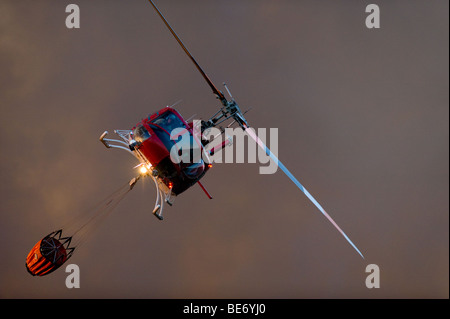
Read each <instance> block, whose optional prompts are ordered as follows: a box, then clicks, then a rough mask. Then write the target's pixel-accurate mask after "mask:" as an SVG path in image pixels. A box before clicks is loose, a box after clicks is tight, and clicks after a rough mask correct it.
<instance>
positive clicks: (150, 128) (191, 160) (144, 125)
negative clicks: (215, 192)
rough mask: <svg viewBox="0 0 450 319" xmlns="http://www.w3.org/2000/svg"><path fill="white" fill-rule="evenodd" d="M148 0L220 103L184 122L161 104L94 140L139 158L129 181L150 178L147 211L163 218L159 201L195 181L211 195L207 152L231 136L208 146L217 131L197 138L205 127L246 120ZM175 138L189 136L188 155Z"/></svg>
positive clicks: (170, 200)
mask: <svg viewBox="0 0 450 319" xmlns="http://www.w3.org/2000/svg"><path fill="white" fill-rule="evenodd" d="M149 2H150V4H151V5H152V6H153V8H154V9H155V11H156V12H157V13H158V15H159V16H160V18H161V19H162V21H163V22H164V24H165V25H166V26H167V28H168V29H169V31H170V32H171V33H172V35H173V36H174V38H175V39H176V40H177V42H178V43H179V44H180V46H181V48H182V49H183V50H184V52H185V53H186V54H187V56H188V57H189V58H190V59H191V61H192V62H193V64H194V65H195V67H196V68H197V69H198V71H199V72H200V74H201V75H202V76H203V78H204V79H205V81H206V82H207V84H208V85H209V87H210V88H211V89H212V92H213V94H214V95H215V96H216V98H217V99H218V100H219V101H220V103H221V107H220V109H219V110H218V111H217V112H216V113H215V114H213V115H212V116H211V118H209V119H208V120H206V121H205V120H201V121H200V123H199V125H194V124H195V123H194V122H193V121H191V122H187V121H186V120H185V119H184V118H183V117H182V116H181V114H180V113H179V112H178V111H177V110H176V109H174V108H173V107H169V106H167V107H165V108H163V109H160V110H159V111H157V112H155V113H153V114H150V115H149V116H148V117H147V118H144V119H142V120H141V121H140V122H139V123H137V124H136V125H135V126H134V127H133V128H131V129H129V130H114V133H115V134H117V135H118V136H119V137H120V138H121V139H120V140H118V139H110V138H106V136H107V135H108V131H105V132H103V134H102V135H101V136H100V141H101V142H102V143H103V145H105V146H106V147H107V148H118V149H122V150H125V151H127V152H129V153H131V154H133V155H134V156H135V157H136V158H137V159H138V160H139V164H138V165H137V166H135V168H139V170H140V175H139V176H138V177H136V178H135V179H133V180H132V181H130V186H132V187H133V186H134V184H135V183H136V182H137V181H138V180H139V179H140V178H141V177H143V176H150V177H151V178H152V179H153V181H154V183H155V187H156V190H157V191H156V194H157V196H156V202H155V206H154V208H153V214H154V215H155V216H156V217H157V218H158V219H160V220H163V216H162V211H163V207H164V204H168V205H170V206H172V204H173V202H174V199H175V197H176V196H177V195H179V194H181V193H183V192H184V191H186V190H187V189H188V188H190V187H192V186H193V185H195V184H198V185H199V186H200V187H201V189H202V190H203V191H204V192H205V194H206V195H207V196H208V198H210V199H212V196H211V195H210V194H209V192H208V191H207V190H206V188H205V187H204V186H203V184H202V183H201V182H200V179H201V178H202V177H203V176H205V174H206V172H208V170H209V169H210V168H211V167H212V163H211V159H210V156H211V155H213V154H214V153H216V152H218V151H219V150H220V149H222V148H224V147H226V146H228V145H230V144H231V143H232V141H231V140H229V139H225V141H224V142H223V143H221V144H220V145H218V146H217V147H214V148H212V149H210V150H209V151H208V150H206V145H207V144H209V143H211V142H213V141H214V138H217V137H218V136H215V137H214V138H213V139H208V140H206V139H203V138H202V137H203V136H204V133H205V131H207V130H208V129H211V128H213V127H216V128H217V127H219V128H220V131H221V132H222V133H223V132H224V128H223V126H221V125H222V123H224V122H227V121H228V122H229V123H228V126H227V127H230V126H231V125H233V124H237V125H238V126H239V127H241V128H242V129H243V130H246V129H247V128H248V127H249V125H248V122H247V120H246V119H245V117H244V114H245V113H246V112H242V111H241V109H240V108H239V106H238V104H237V103H236V101H235V100H234V98H233V97H232V95H231V92H230V91H229V89H228V87H227V86H226V84H225V83H224V86H225V88H226V90H227V92H228V94H229V96H230V99H227V98H226V97H225V95H224V94H223V93H222V92H221V91H220V90H219V89H218V88H217V87H216V86H215V85H214V83H213V82H212V81H211V80H210V78H209V77H208V76H207V75H206V73H205V72H204V71H203V69H202V68H201V67H200V65H199V64H198V63H197V61H196V60H195V59H194V57H193V56H192V54H191V53H190V52H189V50H188V49H187V48H186V46H185V45H184V44H183V42H182V41H181V39H180V38H179V36H178V35H177V34H176V33H175V31H174V30H173V29H172V27H171V26H170V24H169V23H168V22H167V20H166V18H165V17H164V16H163V14H162V13H161V11H160V10H159V9H158V8H157V7H156V5H155V4H154V3H153V1H151V0H149ZM198 126H199V127H198ZM174 131H176V133H175V134H173V132H174ZM179 138H181V139H183V138H184V139H185V140H187V141H189V143H188V145H187V146H185V147H184V150H185V149H186V147H187V148H189V150H190V152H189V154H188V155H190V156H188V158H187V159H186V158H181V156H182V154H186V152H184V153H183V150H182V149H180V148H179V147H178V146H179V144H180V143H176V140H177V139H179ZM194 154H197V155H198V156H195V155H194ZM193 155H194V156H193ZM174 157H175V159H174Z"/></svg>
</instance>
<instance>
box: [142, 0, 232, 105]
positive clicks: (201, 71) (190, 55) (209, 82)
mask: <svg viewBox="0 0 450 319" xmlns="http://www.w3.org/2000/svg"><path fill="white" fill-rule="evenodd" d="M148 1H149V2H150V4H151V5H152V6H153V8H154V9H155V10H156V12H157V13H158V15H159V16H160V18H161V19H162V20H163V22H164V24H165V25H166V27H167V28H168V29H169V31H170V32H171V33H172V35H173V36H174V38H175V39H176V40H177V42H178V43H179V44H180V46H181V48H182V49H183V50H184V52H185V53H186V54H187V56H188V57H189V58H190V59H191V61H192V63H194V65H195V67H196V68H197V70H198V71H199V72H200V74H201V75H202V76H203V78H204V79H205V80H206V82H207V83H208V85H209V86H210V87H211V89H212V91H213V93H214V94H216V95H217V97H218V98H219V99H220V101H221V102H222V103H223V102H224V101H226V99H225V96H224V95H223V94H222V92H220V91H219V90H218V89H217V87H216V86H215V85H214V83H213V82H212V81H211V80H210V79H209V77H208V76H207V75H206V73H205V72H204V71H203V69H202V68H201V67H200V65H199V64H198V63H197V61H196V60H195V59H194V57H193V56H192V54H191V53H190V52H189V50H188V49H187V48H186V46H185V45H184V44H183V42H182V41H181V39H180V38H179V37H178V35H177V34H176V33H175V31H174V30H173V29H172V27H171V26H170V24H169V23H168V22H167V20H166V18H164V16H163V15H162V13H161V11H159V9H158V8H157V7H156V5H155V4H154V3H153V1H152V0H148Z"/></svg>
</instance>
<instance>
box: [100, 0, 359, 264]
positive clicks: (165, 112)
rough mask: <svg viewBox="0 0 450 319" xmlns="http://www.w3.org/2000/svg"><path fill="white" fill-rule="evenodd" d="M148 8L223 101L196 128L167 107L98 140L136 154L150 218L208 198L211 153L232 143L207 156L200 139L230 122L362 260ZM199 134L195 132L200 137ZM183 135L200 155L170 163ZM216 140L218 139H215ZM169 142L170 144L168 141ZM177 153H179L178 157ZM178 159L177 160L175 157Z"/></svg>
mask: <svg viewBox="0 0 450 319" xmlns="http://www.w3.org/2000/svg"><path fill="white" fill-rule="evenodd" d="M148 1H149V2H150V4H151V5H152V7H153V8H154V9H155V11H156V13H157V14H158V16H159V17H160V18H161V20H162V21H163V22H164V24H165V25H166V27H167V28H168V29H169V31H170V33H171V34H172V35H173V37H174V38H175V40H176V41H177V42H178V44H179V45H180V46H181V48H182V49H183V51H184V52H185V53H186V55H187V56H188V57H189V59H190V60H191V61H192V63H193V64H194V66H195V67H196V68H197V70H198V71H199V72H200V74H201V76H202V77H203V79H204V80H205V81H206V83H207V84H208V85H209V87H210V88H211V90H212V92H213V94H214V95H215V97H216V99H218V100H219V101H220V103H221V106H220V109H219V110H218V111H217V112H216V113H215V114H213V115H212V116H211V118H209V119H208V120H206V121H204V120H201V121H200V124H197V125H194V123H193V122H190V123H188V122H186V121H185V120H184V119H183V117H182V116H181V114H180V113H179V112H178V111H177V110H175V109H174V108H172V107H166V108H163V109H161V110H159V111H158V112H156V113H153V114H151V115H149V116H148V118H146V119H143V120H142V121H141V122H139V123H138V124H137V125H136V126H135V127H134V128H132V129H131V130H115V131H114V132H115V133H116V134H117V135H118V136H120V137H121V139H122V140H116V139H107V138H105V137H106V135H107V134H108V132H107V131H105V132H104V133H103V134H102V135H101V136H100V141H101V142H102V143H103V144H104V145H105V146H106V147H107V148H111V147H115V148H121V149H124V150H126V151H129V152H131V153H132V154H133V155H134V156H136V157H137V158H138V160H139V161H140V163H139V164H138V165H137V166H136V167H140V170H141V175H139V176H138V177H136V178H133V179H132V180H131V181H130V188H132V187H134V184H135V183H136V182H137V181H138V180H139V179H140V178H141V177H142V176H150V177H151V178H152V179H153V181H154V183H155V186H156V190H157V191H156V193H157V196H156V202H155V206H154V208H153V214H154V215H155V216H156V217H157V218H158V219H160V220H162V219H163V217H162V209H163V206H164V203H167V204H169V205H170V206H171V205H172V204H173V200H174V198H175V197H176V196H177V195H179V194H181V193H182V192H184V191H185V190H187V189H188V188H189V187H191V186H193V185H195V184H198V185H199V186H200V187H201V188H202V190H203V191H204V192H205V193H206V195H207V196H208V197H209V198H210V199H211V198H212V197H211V195H210V194H209V193H208V191H207V190H206V189H205V187H204V186H203V185H202V183H201V182H200V179H201V178H202V177H203V176H204V175H205V174H206V172H207V171H208V170H209V169H210V168H211V162H210V160H209V155H212V154H213V153H214V152H216V151H218V150H220V149H221V148H224V147H226V146H227V145H229V144H230V143H232V141H230V140H229V139H225V141H224V142H222V143H221V144H220V145H218V146H217V147H215V148H213V149H211V150H210V151H209V152H208V151H206V149H205V147H206V145H207V144H208V143H209V142H211V140H204V139H203V138H202V136H203V133H204V132H206V131H207V130H208V129H211V128H216V127H219V128H220V132H222V133H223V132H224V131H225V130H224V129H223V127H222V126H220V125H221V124H222V123H224V122H226V121H229V122H230V123H229V124H228V127H230V126H231V125H233V124H237V125H238V126H239V127H240V128H241V129H242V130H244V131H245V133H246V134H247V135H248V136H249V137H250V138H252V139H253V140H254V141H255V142H256V144H257V145H258V146H259V147H260V148H261V149H262V150H263V151H264V152H265V153H266V155H268V156H270V158H271V159H272V160H274V162H275V163H276V164H277V165H278V167H279V168H280V169H281V170H282V171H283V172H284V173H285V174H286V176H287V177H289V179H290V180H291V181H292V182H293V183H294V184H295V185H296V186H297V187H298V188H299V189H300V190H301V191H302V192H303V193H304V194H305V195H306V197H308V199H309V200H310V201H311V202H312V203H313V204H314V205H315V206H316V207H317V209H318V210H319V211H320V212H321V213H322V214H323V215H324V216H325V217H326V218H327V219H328V221H329V222H330V223H331V224H332V225H333V226H334V227H335V228H336V229H337V230H338V231H339V232H340V233H341V235H342V236H343V237H344V238H345V239H346V240H347V242H348V243H349V244H350V245H351V246H352V247H353V248H354V249H355V250H356V251H357V252H358V254H359V255H360V256H361V257H362V258H363V259H364V255H363V254H362V253H361V251H360V250H359V249H358V248H357V247H356V245H355V244H354V243H353V242H352V241H351V240H350V238H349V237H348V236H347V235H346V234H345V233H344V231H343V230H342V229H341V228H340V227H339V225H338V224H337V223H336V222H335V221H334V220H333V218H332V217H331V216H330V215H329V214H328V213H327V212H326V211H325V209H324V208H323V207H322V206H321V205H320V204H319V202H318V201H317V200H316V199H315V198H314V197H313V196H312V195H311V193H310V192H309V191H308V190H307V189H306V188H305V187H304V186H303V185H302V184H301V183H300V182H299V181H298V180H297V178H295V176H294V175H293V174H292V173H291V172H290V171H289V170H288V169H287V167H286V166H284V164H283V163H282V162H281V161H279V159H278V158H277V157H276V156H275V155H274V154H273V153H272V152H271V151H270V149H269V148H268V147H267V146H266V145H265V144H264V143H263V142H262V141H261V140H260V139H259V138H258V136H256V135H255V133H254V131H253V130H252V129H251V128H250V126H249V124H248V121H247V120H246V119H245V117H244V115H245V114H246V113H247V112H248V110H247V111H245V112H242V111H241V109H240V107H239V106H238V104H237V103H236V100H235V99H234V98H233V96H232V95H231V92H230V90H229V89H228V87H227V85H226V84H225V83H223V84H224V87H225V89H226V91H227V93H228V95H229V96H230V99H227V98H226V97H225V95H224V94H223V93H222V92H221V91H220V90H219V89H218V88H217V86H216V85H215V84H214V83H213V82H212V81H211V79H210V78H209V77H208V75H207V74H206V73H205V71H204V70H203V69H202V68H201V66H200V65H199V64H198V63H197V61H196V60H195V58H194V57H193V56H192V54H191V53H190V52H189V50H188V49H187V48H186V46H185V45H184V44H183V42H182V41H181V39H180V37H179V36H178V35H177V34H176V33H175V31H174V30H173V28H172V27H171V26H170V24H169V22H168V21H167V19H166V18H165V17H164V16H163V14H162V13H161V11H160V10H159V9H158V7H157V6H156V5H155V4H154V2H153V0H148ZM174 127H176V128H177V130H178V133H177V134H175V135H171V134H172V133H171V132H170V131H169V130H170V129H173V128H174ZM198 133H199V134H198ZM180 134H181V135H185V136H188V139H189V140H190V141H191V143H190V147H191V150H193V149H195V148H197V149H198V150H199V151H200V152H197V154H199V153H200V154H203V155H204V156H201V157H197V160H194V161H192V162H189V161H188V162H187V163H185V162H183V161H181V162H180V160H179V159H177V160H175V161H173V160H174V157H173V156H171V155H172V154H173V153H177V152H180V150H175V152H173V149H174V147H175V145H174V144H175V142H174V139H176V138H177V137H179V136H180ZM215 137H217V135H216V136H215ZM169 138H170V141H169ZM178 155H180V154H178ZM175 157H177V156H175Z"/></svg>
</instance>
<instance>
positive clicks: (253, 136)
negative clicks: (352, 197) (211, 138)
mask: <svg viewBox="0 0 450 319" xmlns="http://www.w3.org/2000/svg"><path fill="white" fill-rule="evenodd" d="M245 131H246V132H247V133H248V135H249V136H250V137H251V138H253V140H254V141H255V142H256V143H257V144H258V145H259V147H261V148H262V149H263V150H264V151H265V152H266V154H267V155H269V156H270V157H271V158H272V159H273V160H274V161H275V162H276V163H277V164H278V167H279V168H281V170H282V171H283V172H284V173H285V174H286V176H287V177H289V179H290V180H291V181H292V182H293V183H294V184H295V185H296V186H297V187H298V188H299V189H300V190H301V191H302V192H303V194H305V195H306V197H308V199H309V200H310V201H311V202H312V203H313V204H314V205H315V206H316V207H317V209H319V211H320V212H321V213H322V214H323V215H324V216H325V217H326V218H327V219H328V221H329V222H330V223H331V224H332V225H333V226H334V227H335V228H336V229H337V230H338V231H339V232H340V233H341V235H342V236H344V238H345V239H346V240H347V242H348V243H349V244H350V245H351V246H352V247H353V248H354V249H355V250H356V251H357V252H358V254H359V255H360V256H361V257H362V258H363V259H364V255H363V254H362V253H361V251H360V250H359V249H358V247H356V245H355V244H354V243H353V242H352V241H351V240H350V238H349V237H348V236H347V235H346V234H345V233H344V231H343V230H342V229H341V228H340V227H339V226H338V224H337V223H336V222H335V221H334V220H333V218H331V216H330V215H328V213H327V212H326V211H325V209H323V207H322V206H321V205H320V204H319V202H318V201H317V200H316V199H315V198H314V197H313V196H312V195H311V194H310V193H309V192H308V191H307V190H306V188H305V187H304V186H303V185H302V184H300V182H299V181H298V180H297V179H296V178H295V177H294V175H292V173H291V172H290V171H289V170H288V169H287V168H286V166H284V165H283V163H281V162H280V161H279V160H278V158H277V157H276V156H275V155H274V154H273V153H272V152H271V151H270V149H269V148H268V147H267V146H266V145H265V144H264V143H263V142H262V141H261V140H260V139H259V138H258V137H257V136H256V134H255V133H253V131H252V130H251V129H249V128H248V127H245Z"/></svg>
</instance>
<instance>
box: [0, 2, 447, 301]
mask: <svg viewBox="0 0 450 319" xmlns="http://www.w3.org/2000/svg"><path fill="white" fill-rule="evenodd" d="M72 2H73V3H76V4H78V5H79V6H80V9H81V29H78V30H69V29H67V28H66V27H65V18H66V16H67V14H66V13H65V7H66V5H67V4H69V3H72ZM369 3H371V1H350V0H348V1H343V0H341V1H335V0H333V1H312V0H311V1H293V0H290V1H289V0H286V1H242V0H240V1H237V0H234V1H225V0H216V1H206V0H196V1H181V0H171V1H169V0H167V1H163V0H159V1H157V5H159V7H160V9H161V10H162V11H163V12H164V14H165V15H166V17H167V18H168V19H169V21H170V22H171V24H172V25H173V27H174V28H175V30H176V31H177V32H178V33H179V35H180V36H181V37H182V39H183V41H184V42H185V44H186V45H187V46H188V48H190V50H191V51H192V53H193V55H194V56H195V57H196V58H197V60H198V61H199V63H200V64H201V65H202V66H203V67H204V69H205V70H206V72H207V73H208V74H209V75H210V77H211V78H212V80H213V81H214V82H215V83H216V84H217V85H220V84H221V83H222V82H223V81H227V83H228V84H229V87H230V88H231V90H232V93H233V95H234V96H235V98H236V99H237V101H238V102H239V103H240V105H241V108H242V109H246V108H248V107H250V106H251V107H253V109H252V111H251V112H250V113H248V115H247V117H248V120H249V122H250V124H251V125H253V126H254V127H266V128H269V127H277V128H279V155H280V159H281V161H283V162H284V163H285V165H286V166H287V167H288V168H289V169H290V170H291V171H292V172H293V174H294V175H296V176H297V177H298V178H299V180H300V181H301V182H302V183H303V184H304V185H305V186H306V188H307V189H308V190H309V191H310V192H311V193H312V194H313V196H315V197H316V198H317V199H318V201H319V202H320V203H321V204H322V205H323V206H324V208H325V209H326V210H327V211H328V212H329V213H330V215H331V216H332V217H333V218H334V219H335V220H336V222H337V223H338V224H339V225H340V226H341V227H342V228H343V230H344V231H345V232H346V233H347V234H348V235H349V237H350V238H351V239H352V240H353V241H354V242H355V244H356V245H357V246H358V247H359V248H360V249H361V251H362V252H363V253H364V254H365V256H366V259H365V260H362V259H361V258H360V257H359V256H358V254H357V253H356V252H355V251H354V250H353V248H352V247H351V246H350V245H349V244H348V243H347V242H346V241H345V240H344V239H343V238H342V237H341V235H340V234H339V233H338V232H337V231H336V230H335V229H334V228H333V227H332V226H331V224H330V223H329V222H328V221H327V220H326V219H325V218H324V217H323V216H322V215H321V214H320V212H319V211H318V210H317V209H316V208H315V207H314V206H313V205H312V204H311V203H310V202H309V200H308V199H307V198H306V197H305V196H304V195H303V194H302V193H301V192H300V191H299V190H298V189H296V187H295V186H294V185H293V184H292V183H291V182H290V181H289V180H288V179H287V177H286V176H284V174H283V173H282V172H277V174H275V175H259V174H258V165H256V164H222V165H216V166H215V167H214V169H213V170H212V171H211V172H210V173H209V174H208V175H207V176H206V177H205V178H204V185H205V186H206V187H207V188H208V190H209V191H210V192H211V193H212V194H213V196H214V199H213V200H208V199H207V197H206V196H205V195H204V194H203V192H202V191H201V190H200V189H199V188H198V187H194V188H192V189H190V190H189V191H187V192H186V193H184V194H183V195H182V196H180V197H179V198H178V199H177V201H176V204H175V205H174V207H172V208H170V209H167V210H166V211H165V217H166V219H165V220H164V221H163V222H159V221H158V220H157V219H156V218H155V217H154V216H152V214H151V209H152V207H153V203H154V189H153V186H152V185H151V183H149V181H146V183H142V184H141V185H138V186H137V187H136V188H135V190H133V192H132V193H130V195H129V196H128V197H127V198H126V199H125V200H124V201H123V202H122V203H121V204H120V205H119V207H118V208H117V209H116V210H115V211H114V212H113V214H112V215H111V216H110V218H109V219H107V220H106V221H105V223H104V224H103V225H102V226H101V227H100V228H99V229H98V231H97V232H96V233H95V234H93V236H92V240H91V241H89V242H88V243H86V244H85V245H84V246H83V247H82V248H80V249H79V250H78V251H76V253H75V255H74V257H73V258H72V259H71V260H70V262H71V263H76V264H78V265H79V266H80V269H81V288H80V289H72V290H69V289H67V288H66V287H65V284H64V281H65V278H66V275H67V274H66V273H65V272H64V268H62V269H60V270H58V271H57V272H55V273H54V274H52V275H50V276H48V277H43V278H34V277H31V276H30V275H29V274H28V273H27V272H26V270H25V266H24V264H25V257H26V255H27V253H28V251H29V250H30V249H31V247H32V246H33V245H34V244H35V243H36V242H37V241H38V240H39V239H40V238H42V237H43V236H44V235H46V234H48V233H49V232H50V231H52V230H54V229H56V228H57V227H60V226H61V225H63V224H64V223H65V222H66V221H67V220H68V219H69V218H70V217H71V216H73V215H76V214H79V213H80V212H82V211H84V210H86V209H87V208H89V207H91V206H93V205H94V204H95V203H96V202H97V201H98V200H99V199H101V198H104V197H105V196H107V195H108V194H110V193H111V192H112V191H113V190H115V189H116V188H117V187H119V186H120V185H122V184H123V183H124V182H126V181H127V180H128V179H130V178H131V177H132V176H133V175H134V174H135V172H133V170H132V167H133V166H134V165H135V164H136V163H135V161H134V160H133V158H132V157H131V156H129V155H127V154H126V153H124V152H121V151H115V150H107V149H106V148H104V147H103V146H102V145H101V143H99V141H98V137H99V136H100V134H101V133H102V132H103V131H104V130H109V131H113V130H114V129H127V128H131V127H132V126H133V125H134V124H135V123H137V122H138V121H139V120H140V119H141V118H142V117H144V116H146V115H147V114H149V113H151V112H153V111H155V110H157V109H159V108H161V107H163V106H166V105H168V104H169V105H170V104H173V103H175V102H176V101H178V100H179V99H182V100H183V102H182V103H181V104H179V105H178V106H177V108H178V109H179V110H180V112H181V113H182V114H183V115H184V116H185V117H186V118H188V117H190V116H191V115H193V114H197V117H203V118H206V117H208V116H209V115H211V114H212V113H213V112H215V110H216V108H217V106H218V103H217V101H216V100H215V98H214V97H213V95H212V94H211V93H210V89H209V87H208V86H207V85H206V84H205V83H204V81H203V79H202V78H201V77H200V75H199V74H198V73H197V71H196V70H195V68H194V67H193V65H192V64H191V63H190V61H189V60H188V58H187V57H186V56H185V55H184V53H183V52H182V50H181V49H180V48H179V47H178V45H177V43H176V41H175V40H174V39H173V38H172V37H171V35H170V34H169V32H168V30H166V28H165V26H164V25H163V24H162V22H161V21H160V19H159V17H158V16H157V15H156V13H155V12H154V11H153V9H152V7H151V6H150V5H149V3H148V2H147V1H145V0H139V1H138V0H134V1H101V0H95V1H83V0H75V1H56V0H54V1H25V0H22V1H12V0H10V1H8V0H6V1H5V0H3V1H2V2H1V3H0V70H1V72H0V103H1V104H0V105H1V132H0V133H1V134H0V139H1V146H2V149H1V151H0V154H1V155H0V174H1V184H0V187H1V192H0V194H1V195H0V196H1V197H0V199H1V204H0V209H1V215H0V252H1V255H0V269H1V271H0V297H2V298H34V297H44V298H54V297H64V298H72V297H77V298H78V297H85V298H93V297H97V298H109V297H113V298H173V297H175V298H448V296H449V293H448V292H449V286H448V283H449V276H448V275H449V264H448V261H449V254H448V253H449V245H448V241H449V236H448V233H449V219H448V213H449V197H448V191H449V170H448V168H449V166H448V162H449V148H448V145H449V121H448V117H449V94H448V85H449V81H448V67H449V65H448V57H449V52H448V44H449V43H448V37H449V34H448V27H449V24H448V21H449V20H448V11H449V8H448V1H380V0H377V1H375V3H377V4H378V5H379V6H380V9H381V29H379V30H369V29H367V28H366V26H365V23H364V21H365V17H366V15H367V14H366V13H365V7H366V5H367V4H369ZM371 263H375V264H378V265H379V266H380V270H381V288H380V289H372V290H369V289H367V288H366V287H365V283H364V282H365V278H366V275H367V274H366V273H365V267H366V265H368V264H371Z"/></svg>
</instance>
